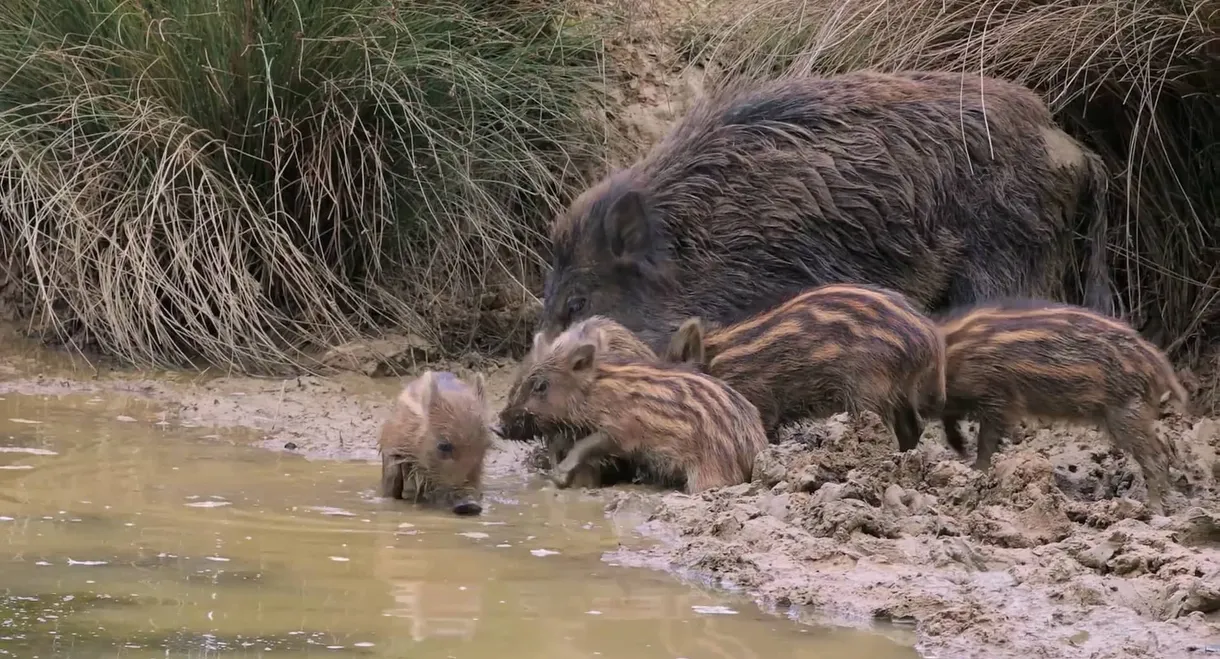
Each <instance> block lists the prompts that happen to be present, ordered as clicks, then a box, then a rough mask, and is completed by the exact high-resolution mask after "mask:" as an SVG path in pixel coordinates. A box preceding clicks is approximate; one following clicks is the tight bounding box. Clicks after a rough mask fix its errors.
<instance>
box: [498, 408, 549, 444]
mask: <svg viewBox="0 0 1220 659" xmlns="http://www.w3.org/2000/svg"><path fill="white" fill-rule="evenodd" d="M492 432H494V433H496V434H497V435H499V436H500V437H501V438H502V439H507V440H516V441H522V442H527V441H529V440H531V439H533V438H534V437H536V436H537V435H538V434H539V430H538V423H537V421H536V420H535V419H534V418H533V417H532V416H531V415H529V414H525V413H522V412H521V411H520V410H515V409H512V408H507V407H506V408H504V410H503V411H501V412H500V420H499V423H497V424H495V429H494V430H493V431H492Z"/></svg>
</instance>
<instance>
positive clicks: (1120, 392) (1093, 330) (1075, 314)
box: [941, 300, 1189, 512]
mask: <svg viewBox="0 0 1220 659" xmlns="http://www.w3.org/2000/svg"><path fill="white" fill-rule="evenodd" d="M941 328H942V331H943V332H944V337H945V360H946V361H945V373H946V392H945V393H946V396H945V403H944V408H943V416H942V419H943V421H944V424H945V435H946V438H947V440H948V442H949V445H950V446H952V447H953V449H954V450H956V451H957V452H958V453H959V454H964V452H965V439H964V438H963V436H962V434H961V430H960V428H959V427H958V426H959V424H960V422H961V421H962V420H964V419H967V418H974V419H976V420H977V421H978V422H979V431H978V456H977V458H976V460H975V467H976V468H979V469H986V468H987V467H988V466H989V465H990V463H991V457H992V455H993V454H994V453H995V452H996V450H997V448H998V446H999V441H1000V438H1001V437H1002V436H1003V435H1005V434H1006V433H1007V432H1008V430H1010V429H1011V427H1012V426H1013V425H1014V424H1015V423H1016V422H1017V421H1019V420H1020V419H1022V418H1024V417H1031V416H1032V417H1042V418H1047V419H1058V420H1064V421H1071V422H1085V423H1096V424H1098V425H1099V426H1101V427H1102V428H1104V429H1105V430H1106V432H1107V433H1108V434H1109V435H1110V437H1111V439H1112V440H1113V442H1114V444H1115V445H1116V446H1118V447H1119V448H1120V449H1122V450H1124V451H1126V452H1128V453H1130V454H1131V455H1132V457H1134V458H1135V461H1136V462H1137V463H1139V465H1140V468H1141V470H1142V472H1143V475H1144V481H1145V483H1146V484H1147V488H1148V505H1149V508H1150V509H1151V510H1153V511H1154V512H1160V511H1161V510H1162V502H1163V500H1164V496H1165V495H1166V493H1167V491H1168V488H1169V465H1170V463H1171V462H1172V460H1173V458H1174V456H1175V452H1174V451H1173V448H1172V446H1171V445H1170V444H1169V443H1167V442H1166V441H1165V440H1164V439H1162V438H1161V437H1159V436H1158V435H1157V433H1156V431H1155V427H1154V422H1155V421H1156V419H1157V417H1158V416H1159V412H1160V405H1161V402H1162V399H1163V398H1164V397H1165V395H1166V394H1168V395H1169V396H1170V397H1171V398H1172V399H1175V400H1176V401H1177V403H1178V405H1179V406H1182V407H1183V408H1185V406H1187V405H1188V404H1189V403H1188V401H1187V394H1186V391H1185V390H1184V389H1183V388H1182V385H1181V383H1180V382H1179V381H1178V378H1177V376H1176V375H1175V374H1174V372H1173V367H1172V366H1171V365H1170V364H1169V360H1168V359H1166V357H1165V355H1164V354H1163V353H1162V352H1161V351H1160V350H1158V349H1157V348H1156V347H1155V346H1153V345H1152V344H1150V343H1148V342H1147V341H1145V340H1144V339H1143V338H1141V337H1140V336H1139V334H1137V333H1136V331H1135V330H1134V329H1132V328H1131V327H1130V326H1128V325H1126V324H1124V323H1122V322H1120V321H1118V320H1115V319H1112V318H1107V317H1104V316H1101V315H1099V314H1096V313H1093V312H1091V311H1089V310H1088V309H1084V308H1081V307H1075V306H1071V305H1063V304H1054V303H1048V302H1039V301H1028V300H1017V301H1005V302H997V303H991V304H986V305H982V306H979V307H976V308H972V309H966V310H962V311H959V312H957V313H954V314H952V315H951V316H950V317H948V318H947V319H945V320H943V321H942V322H941Z"/></svg>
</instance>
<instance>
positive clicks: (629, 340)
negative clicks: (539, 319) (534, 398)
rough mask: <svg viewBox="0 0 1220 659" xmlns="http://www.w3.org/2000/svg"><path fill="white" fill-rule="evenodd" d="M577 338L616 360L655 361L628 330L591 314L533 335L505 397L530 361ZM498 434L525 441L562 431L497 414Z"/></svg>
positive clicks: (527, 369) (514, 389) (512, 394)
mask: <svg viewBox="0 0 1220 659" xmlns="http://www.w3.org/2000/svg"><path fill="white" fill-rule="evenodd" d="M579 341H594V342H596V343H597V346H598V350H599V352H600V353H601V354H603V355H614V356H616V357H617V358H619V359H626V360H630V361H645V362H652V361H656V359H657V355H656V353H655V352H653V351H652V348H649V347H648V346H647V345H645V344H644V342H643V341H641V340H640V339H639V337H637V336H636V335H635V334H633V333H632V332H631V330H629V329H627V328H626V327H623V326H622V325H621V324H619V323H617V322H615V321H613V320H610V319H609V318H606V317H604V316H591V317H589V318H586V319H584V320H582V321H580V322H578V323H575V324H574V325H572V326H571V327H569V328H568V329H566V330H564V331H562V332H559V333H558V334H551V335H547V334H546V333H545V332H537V333H536V334H534V344H533V347H532V348H531V349H530V351H529V353H528V354H526V356H525V358H524V359H522V360H521V364H520V365H518V367H517V373H516V376H515V377H514V378H513V383H512V385H511V386H510V387H509V390H508V399H509V400H512V399H514V398H515V397H517V395H518V393H519V392H518V389H520V387H521V383H522V382H523V381H524V379H525V376H526V375H527V374H528V373H529V372H530V369H531V368H532V367H533V365H534V363H535V362H537V361H538V360H539V359H542V358H543V357H544V356H545V355H546V354H547V353H548V352H550V351H551V350H555V349H560V348H562V347H563V346H564V345H567V344H570V343H572V342H579ZM499 430H500V433H501V436H502V437H504V439H509V440H519V441H527V440H530V439H533V438H535V437H549V436H553V435H556V434H558V433H560V432H561V431H562V429H560V428H550V429H545V428H540V427H538V425H537V420H536V419H533V418H530V417H529V416H528V415H513V414H511V413H510V414H507V415H505V414H504V413H501V415H500V428H499Z"/></svg>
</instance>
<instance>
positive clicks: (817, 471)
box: [796, 464, 835, 492]
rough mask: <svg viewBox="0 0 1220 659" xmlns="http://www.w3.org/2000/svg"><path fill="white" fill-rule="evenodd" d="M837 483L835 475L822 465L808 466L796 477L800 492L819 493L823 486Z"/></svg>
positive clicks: (797, 487)
mask: <svg viewBox="0 0 1220 659" xmlns="http://www.w3.org/2000/svg"><path fill="white" fill-rule="evenodd" d="M833 482H835V475H834V474H832V473H831V472H829V471H827V470H826V468H824V467H823V466H822V465H820V464H811V465H806V466H805V468H804V469H802V470H801V473H800V474H798V475H797V477H796V489H797V491H799V492H817V491H818V490H819V489H820V488H821V487H822V486H823V485H825V484H827V483H833Z"/></svg>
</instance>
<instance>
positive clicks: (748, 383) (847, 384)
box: [665, 284, 945, 451]
mask: <svg viewBox="0 0 1220 659" xmlns="http://www.w3.org/2000/svg"><path fill="white" fill-rule="evenodd" d="M665 358H666V359H667V360H669V361H674V362H686V363H691V364H696V365H698V366H699V367H700V368H702V369H703V370H705V371H706V372H707V373H709V374H711V375H712V376H714V377H716V378H719V379H721V380H724V381H725V383H727V384H728V385H729V386H731V387H733V388H734V389H735V390H737V391H739V392H741V394H742V395H743V396H745V397H746V399H747V400H749V401H750V402H751V403H753V404H754V405H755V407H757V408H758V410H759V413H760V414H761V415H762V419H763V424H764V426H765V427H766V428H767V430H768V432H771V431H774V430H775V428H776V427H777V426H778V425H779V424H780V423H783V422H786V421H791V420H795V419H797V418H800V417H802V416H805V415H807V414H817V413H820V412H837V411H839V410H842V409H851V410H855V411H860V410H868V411H871V412H875V413H876V414H877V415H879V416H880V417H881V418H882V420H883V421H885V424H886V425H887V426H888V427H889V428H890V429H891V430H892V431H893V432H894V434H895V435H896V436H897V439H898V447H899V449H900V450H903V451H908V450H911V449H913V448H915V446H916V445H917V444H918V443H919V436H920V434H922V432H923V427H924V423H923V420H922V419H921V418H920V416H919V410H920V408H921V407H924V406H925V405H930V406H931V408H932V409H939V404H940V401H942V400H943V398H944V391H945V379H944V377H945V376H944V344H943V342H942V340H941V336H940V332H939V331H938V328H937V326H936V323H934V322H933V321H932V320H931V319H930V318H928V317H927V316H925V315H923V314H922V313H920V312H919V311H918V310H917V309H915V308H914V307H913V306H912V305H911V303H910V302H909V301H908V300H907V299H906V298H905V297H904V296H902V295H901V294H899V293H896V292H894V291H890V290H886V289H883V288H880V287H875V286H862V285H849V284H832V285H828V286H819V287H817V288H813V289H811V290H808V291H806V292H804V293H801V294H800V295H797V296H796V297H794V298H792V299H791V300H789V301H787V302H785V303H783V304H781V305H779V306H777V307H775V308H774V309H769V310H767V311H764V312H762V313H759V314H757V315H755V316H752V317H751V318H748V319H746V320H743V321H741V322H739V323H734V324H732V325H729V326H728V327H724V328H718V329H717V328H713V329H711V330H710V331H708V330H706V329H705V328H704V327H703V325H702V322H701V321H699V320H698V319H691V320H688V321H686V322H684V323H683V324H682V325H681V326H680V327H679V328H678V330H677V331H676V332H675V333H674V337H673V339H672V340H671V342H670V345H669V348H668V349H667V350H666V353H665Z"/></svg>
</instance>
